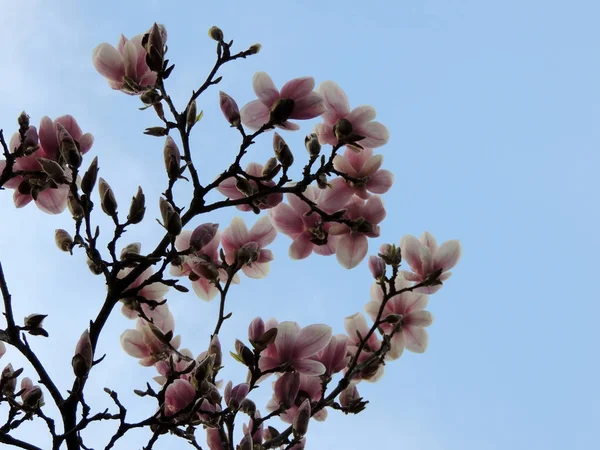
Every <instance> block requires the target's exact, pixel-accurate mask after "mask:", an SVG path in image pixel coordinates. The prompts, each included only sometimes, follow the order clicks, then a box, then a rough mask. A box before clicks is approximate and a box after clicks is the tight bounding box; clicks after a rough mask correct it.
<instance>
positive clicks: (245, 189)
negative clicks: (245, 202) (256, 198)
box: [235, 178, 256, 197]
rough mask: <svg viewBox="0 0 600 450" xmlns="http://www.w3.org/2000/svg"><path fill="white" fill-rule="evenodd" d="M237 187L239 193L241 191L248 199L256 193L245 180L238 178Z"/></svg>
mask: <svg viewBox="0 0 600 450" xmlns="http://www.w3.org/2000/svg"><path fill="white" fill-rule="evenodd" d="M235 187H236V189H237V190H238V191H240V192H241V193H242V194H244V195H245V196H247V197H249V196H251V195H253V194H254V193H255V192H256V191H255V189H254V187H253V186H252V185H251V184H250V182H249V181H248V180H246V179H245V178H238V179H237V181H236V182H235Z"/></svg>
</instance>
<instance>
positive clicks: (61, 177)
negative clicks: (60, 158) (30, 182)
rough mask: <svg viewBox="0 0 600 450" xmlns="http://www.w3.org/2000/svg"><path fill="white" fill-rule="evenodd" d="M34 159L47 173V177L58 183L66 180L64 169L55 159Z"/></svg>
mask: <svg viewBox="0 0 600 450" xmlns="http://www.w3.org/2000/svg"><path fill="white" fill-rule="evenodd" d="M36 161H37V162H38V163H39V164H40V166H42V170H43V171H44V173H45V174H46V175H48V178H50V179H52V180H54V181H55V182H56V183H58V184H62V183H65V182H66V181H67V178H66V175H65V171H64V170H63V168H62V167H61V165H60V164H58V163H57V162H56V161H53V160H51V159H47V158H36Z"/></svg>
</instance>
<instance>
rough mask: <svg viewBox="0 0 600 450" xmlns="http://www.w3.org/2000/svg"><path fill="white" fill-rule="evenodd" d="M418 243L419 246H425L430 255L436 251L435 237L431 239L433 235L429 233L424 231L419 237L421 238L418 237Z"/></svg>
mask: <svg viewBox="0 0 600 450" xmlns="http://www.w3.org/2000/svg"><path fill="white" fill-rule="evenodd" d="M419 242H421V244H423V245H426V246H427V247H429V251H430V252H431V254H432V255H433V254H434V253H435V252H436V251H437V249H438V244H437V241H436V240H435V237H433V235H432V234H431V233H430V232H429V231H424V232H423V234H422V235H421V237H419Z"/></svg>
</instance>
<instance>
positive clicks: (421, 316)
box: [403, 311, 433, 327]
mask: <svg viewBox="0 0 600 450" xmlns="http://www.w3.org/2000/svg"><path fill="white" fill-rule="evenodd" d="M403 323H404V324H406V325H410V326H415V327H428V326H429V325H431V324H432V323H433V316H432V315H431V313H430V312H429V311H416V312H414V313H410V314H408V315H406V316H405V317H404V320H403Z"/></svg>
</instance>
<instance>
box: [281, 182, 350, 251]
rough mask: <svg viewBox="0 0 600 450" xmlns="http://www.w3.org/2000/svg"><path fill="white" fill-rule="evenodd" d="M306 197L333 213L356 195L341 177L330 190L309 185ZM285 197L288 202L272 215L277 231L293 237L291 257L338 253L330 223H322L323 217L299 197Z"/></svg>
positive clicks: (322, 208)
mask: <svg viewBox="0 0 600 450" xmlns="http://www.w3.org/2000/svg"><path fill="white" fill-rule="evenodd" d="M303 194H304V196H305V197H306V198H308V200H310V201H312V202H315V203H316V204H317V206H318V207H319V208H320V209H321V210H323V211H325V212H327V213H333V212H335V211H337V210H340V209H341V208H342V207H343V206H344V205H345V204H346V202H347V201H348V200H349V199H350V198H351V197H352V195H353V192H352V190H351V189H350V188H349V187H348V186H347V184H346V183H345V182H344V180H343V179H342V178H335V179H334V180H332V181H331V183H330V187H329V188H327V189H323V190H319V189H317V188H315V187H314V186H308V187H307V188H306V190H305V191H304V193H303ZM286 197H287V201H288V203H287V204H286V203H281V204H279V205H277V207H276V208H273V209H272V210H271V211H269V214H270V217H271V220H272V221H273V224H274V225H275V227H276V228H277V230H279V231H281V232H282V233H283V234H285V235H287V236H289V237H290V238H292V241H293V242H292V244H291V245H290V250H289V255H290V258H292V259H304V258H307V257H308V256H309V255H310V254H311V253H312V252H313V251H314V252H315V253H317V254H318V255H324V256H327V255H332V254H333V253H335V249H336V238H335V237H330V236H328V235H329V229H330V228H331V223H329V222H326V223H323V221H322V219H321V216H320V215H319V214H318V213H316V212H312V213H311V212H310V211H311V208H310V206H309V205H308V203H306V202H305V201H303V200H302V199H301V198H300V197H298V196H297V195H295V194H287V196H286Z"/></svg>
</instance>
